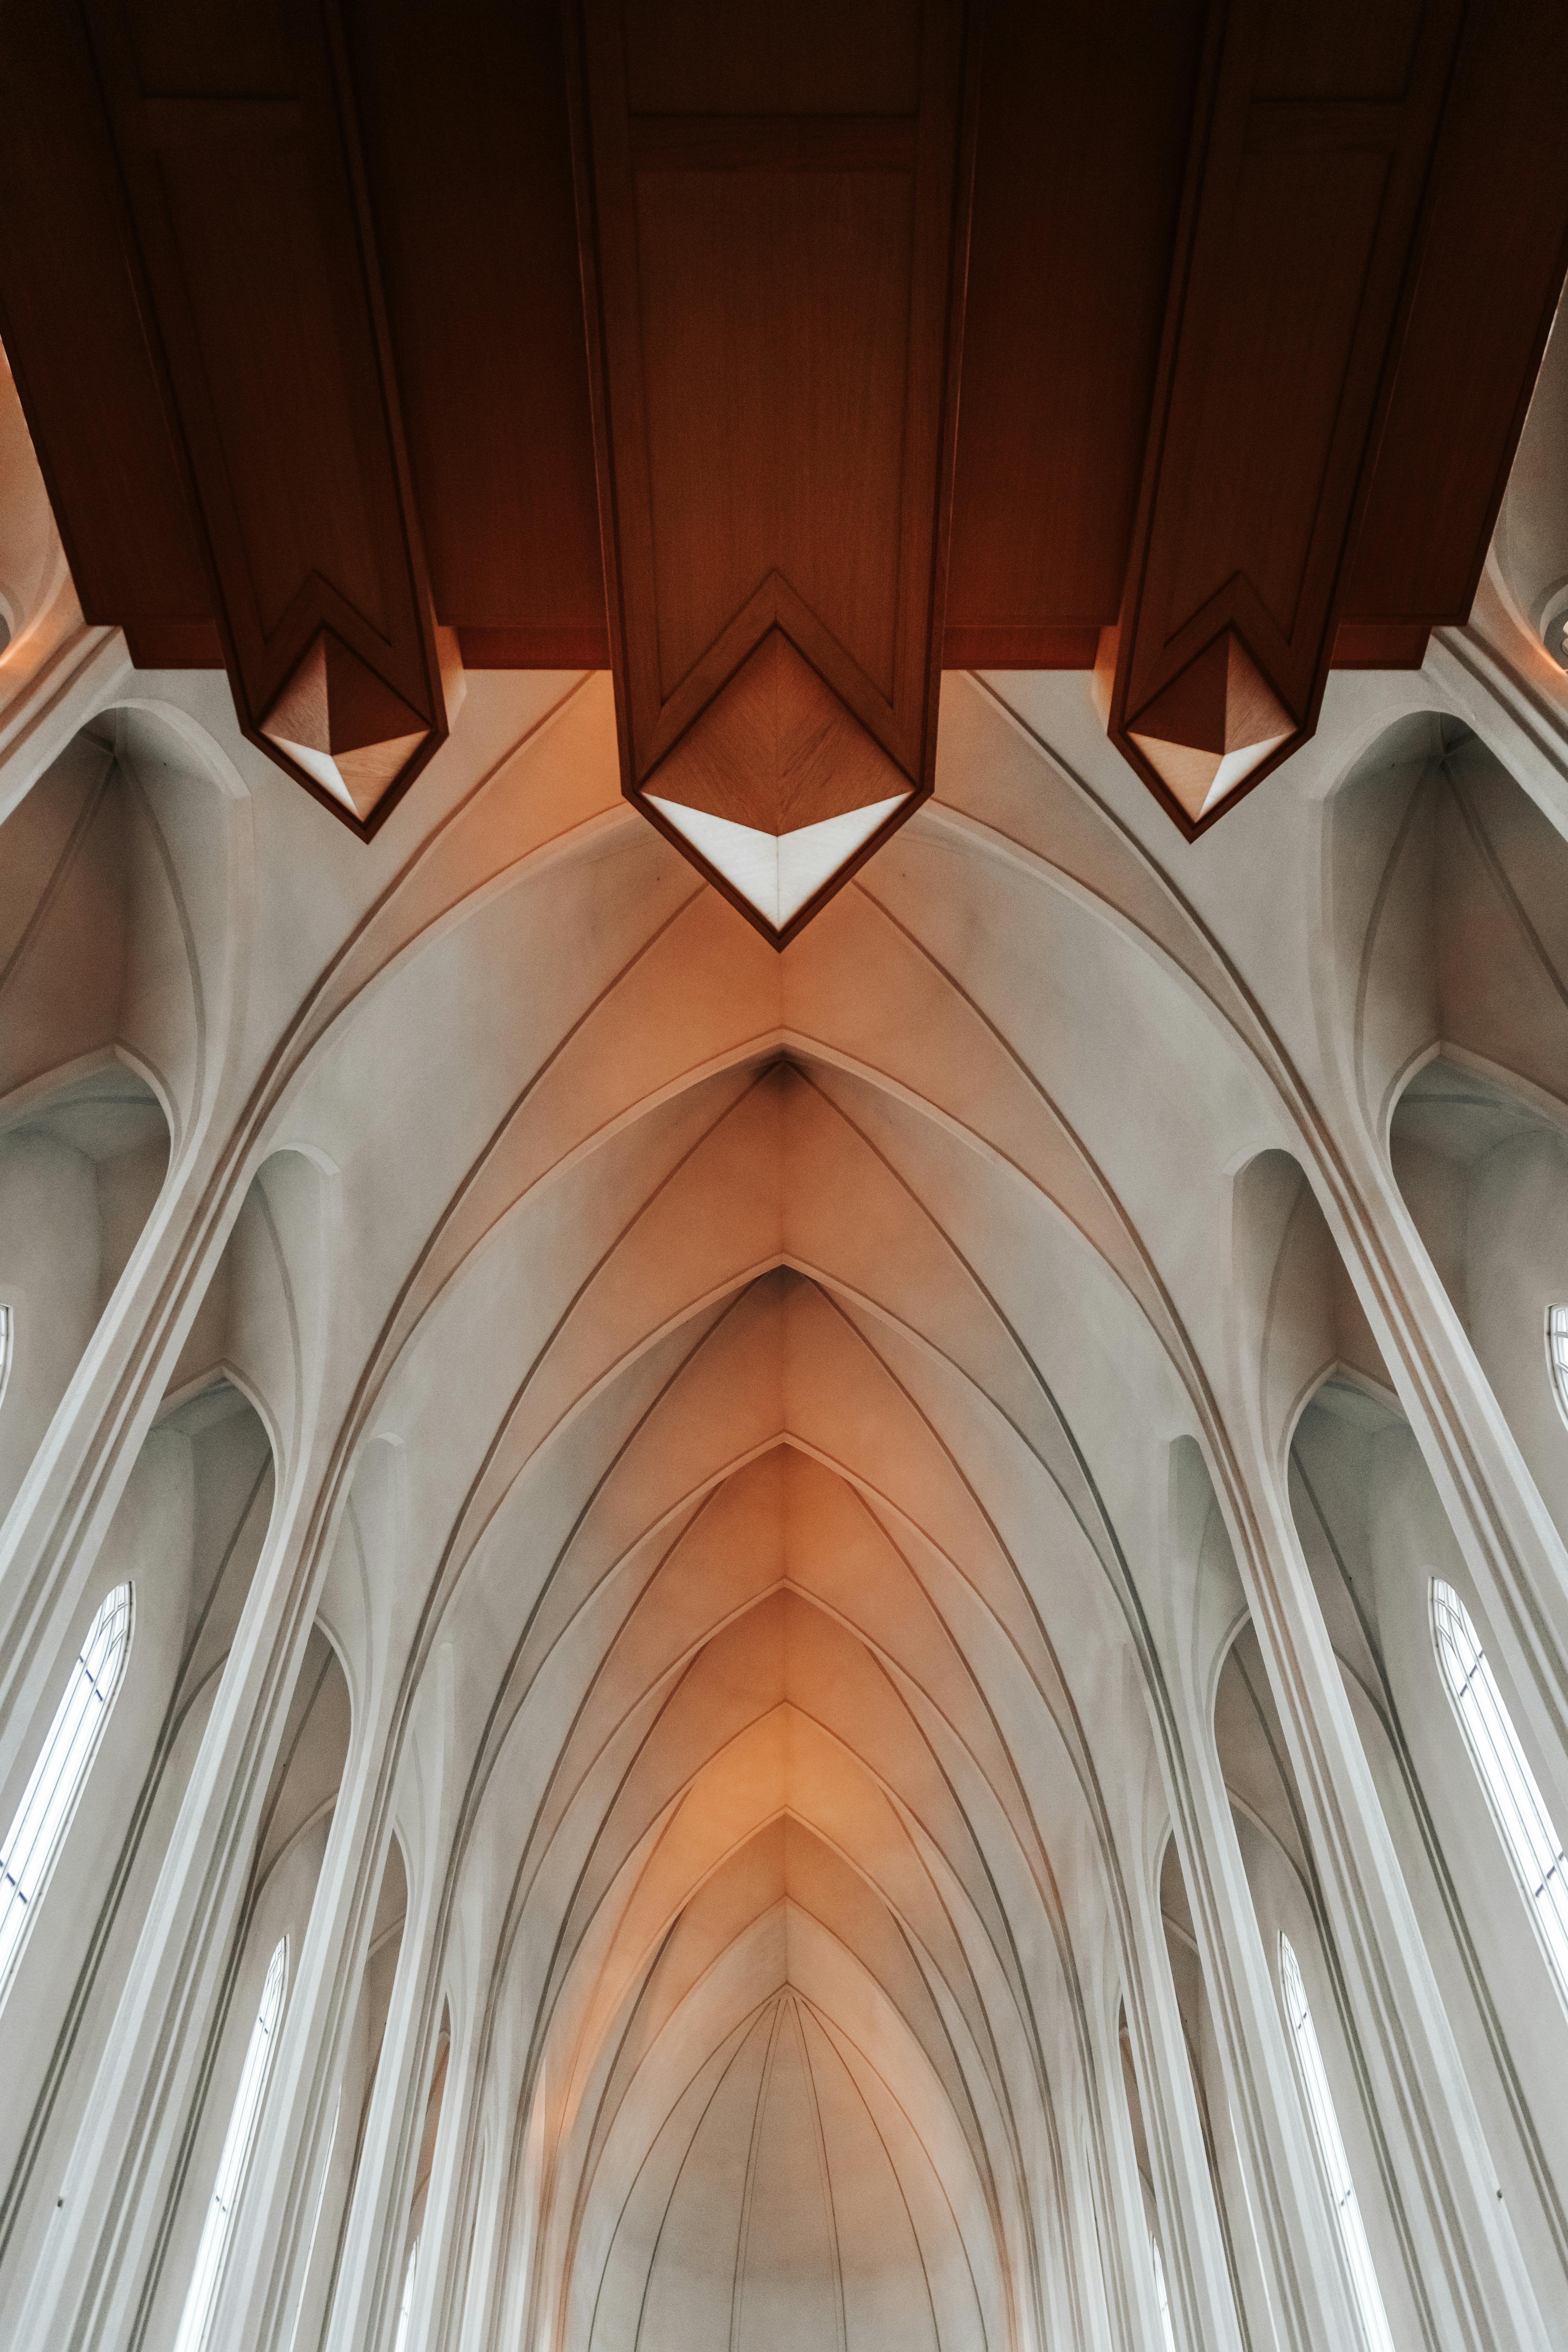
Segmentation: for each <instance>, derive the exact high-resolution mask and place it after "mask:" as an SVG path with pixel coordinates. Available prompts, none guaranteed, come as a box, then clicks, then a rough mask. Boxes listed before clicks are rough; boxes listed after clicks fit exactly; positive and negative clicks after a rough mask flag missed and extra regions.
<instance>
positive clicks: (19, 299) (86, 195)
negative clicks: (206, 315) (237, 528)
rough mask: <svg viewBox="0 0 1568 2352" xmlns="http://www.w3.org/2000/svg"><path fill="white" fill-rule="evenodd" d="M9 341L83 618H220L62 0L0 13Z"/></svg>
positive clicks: (83, 56)
mask: <svg viewBox="0 0 1568 2352" xmlns="http://www.w3.org/2000/svg"><path fill="white" fill-rule="evenodd" d="M0 215H3V217H4V222H5V228H4V233H3V234H0V336H3V337H4V340H5V350H6V354H7V357H8V358H9V360H10V362H11V367H12V371H13V373H14V374H15V377H16V388H17V391H18V393H19V394H20V395H21V400H22V404H23V407H24V410H25V411H26V417H27V423H28V426H29V429H30V431H31V433H32V436H33V446H34V448H35V449H36V450H37V457H38V463H39V466H40V467H41V468H42V470H43V475H44V479H45V481H46V482H47V486H48V491H49V498H50V501H51V503H52V505H53V507H54V511H55V520H56V522H57V523H58V526H59V532H60V537H61V539H62V541H64V543H65V549H66V553H67V556H68V559H69V562H70V567H71V573H72V577H73V578H74V580H75V583H76V588H77V593H78V595H79V597H80V598H81V604H82V610H83V612H84V614H86V616H87V618H88V619H89V621H94V622H101V623H107V624H110V625H114V624H116V623H124V624H129V625H132V626H134V625H138V624H142V623H150V622H153V621H170V622H175V623H181V624H196V623H200V622H202V621H203V620H206V619H209V618H210V615H211V613H212V609H213V591H212V584H211V581H210V577H209V574H208V570H207V566H206V562H205V551H204V549H203V546H202V543H201V541H200V539H199V537H198V534H197V532H196V531H195V529H194V527H193V524H192V520H191V513H190V500H189V498H188V496H187V488H186V483H185V480H184V460H183V454H182V452H181V450H180V449H179V447H178V446H177V445H176V442H175V440H174V436H172V434H171V431H170V427H169V424H168V419H167V401H166V397H165V390H166V388H165V385H164V383H163V370H162V355H161V353H160V352H158V350H157V349H156V347H155V346H154V345H150V343H149V341H148V339H147V336H146V334H145V333H144V331H143V326H142V320H143V316H144V299H145V298H144V292H143V289H142V282H141V276H140V272H139V269H138V267H137V262H136V257H135V254H134V250H133V247H132V241H131V237H130V227H129V222H128V219H127V216H126V212H125V204H124V197H123V194H122V192H121V185H120V176H119V172H118V170H117V167H116V163H115V158H114V151H113V147H112V144H111V142H110V135H109V124H108V121H107V119H106V117H105V115H104V111H103V105H102V100H101V99H100V94H99V89H98V82H97V78H96V75H95V73H94V70H93V65H92V58H91V54H90V52H89V47H88V44H87V40H86V37H85V34H84V32H83V28H82V26H81V23H80V20H79V17H78V16H77V14H76V12H75V10H74V9H73V8H70V7H66V6H62V5H59V0H13V5H8V6H7V7H6V8H5V9H4V10H3V11H0ZM106 384H112V386H113V397H112V399H106V398H105V396H104V388H105V385H106Z"/></svg>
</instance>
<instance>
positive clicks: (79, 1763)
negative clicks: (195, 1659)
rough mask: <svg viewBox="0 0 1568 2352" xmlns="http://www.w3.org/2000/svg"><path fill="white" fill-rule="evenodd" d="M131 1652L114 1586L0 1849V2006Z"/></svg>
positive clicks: (125, 1604) (121, 1587) (121, 1590)
mask: <svg viewBox="0 0 1568 2352" xmlns="http://www.w3.org/2000/svg"><path fill="white" fill-rule="evenodd" d="M130 1647H131V1587H130V1586H129V1585H128V1584H117V1585H116V1586H115V1588H114V1590H113V1591H112V1592H111V1593H110V1595H109V1597H108V1599H107V1600H106V1601H104V1603H103V1606H102V1608H101V1609H100V1611H99V1612H98V1614H97V1616H96V1617H95V1618H94V1619H93V1621H92V1622H91V1624H90V1625H89V1627H88V1629H87V1639H86V1641H85V1642H84V1643H82V1645H81V1654H80V1655H79V1658H78V1659H77V1662H76V1664H75V1665H74V1666H73V1667H72V1668H71V1678H70V1680H69V1682H68V1684H67V1685H66V1689H65V1696H64V1697H63V1698H62V1699H61V1700H60V1703H59V1705H58V1707H57V1708H56V1709H55V1719H54V1721H53V1722H52V1723H51V1724H50V1726H49V1733H48V1738H47V1739H46V1740H45V1742H44V1745H43V1751H42V1753H41V1754H40V1756H39V1758H38V1760H37V1763H36V1764H35V1765H34V1767H33V1771H32V1777H31V1779H30V1780H28V1782H27V1785H26V1789H24V1790H23V1791H22V1801H21V1803H20V1804H19V1805H18V1806H17V1808H16V1819H15V1820H14V1821H13V1822H12V1823H11V1826H10V1828H9V1830H8V1831H7V1832H6V1833H5V1844H4V1846H0V2000H4V1999H5V1991H6V1989H7V1988H8V1986H9V1984H10V1981H11V1978H12V1974H13V1972H14V1970H15V1969H16V1960H17V1957H18V1955H19V1954H20V1952H21V1949H22V1942H23V1938H24V1937H26V1932H27V1927H28V1924H29V1922H30V1921H31V1919H32V1917H33V1915H34V1913H35V1912H36V1911H37V1907H38V1902H39V1898H40V1897H41V1895H42V1894H43V1891H44V1888H45V1886H46V1885H47V1883H48V1875H49V1872H50V1870H51V1868H52V1867H53V1865H54V1861H55V1856H56V1855H57V1854H58V1852H59V1850H60V1841H61V1840H62V1838H63V1837H64V1836H65V1833H66V1831H67V1830H68V1828H69V1826H70V1817H71V1814H72V1813H73V1812H74V1811H75V1810H76V1801H77V1799H78V1798H79V1796H80V1794H81V1790H82V1784H83V1782H84V1781H85V1780H86V1779H87V1771H88V1767H89V1764H90V1763H91V1762H92V1758H93V1750H94V1749H95V1748H97V1746H98V1742H99V1738H100V1735H101V1733H102V1730H103V1727H104V1724H105V1723H106V1722H107V1720H108V1717H109V1710H110V1706H112V1705H113V1703H114V1694H115V1692H116V1691H117V1690H118V1689H119V1687H120V1677H121V1675H122V1674H123V1673H124V1671H125V1656H126V1652H127V1651H128V1650H129V1649H130Z"/></svg>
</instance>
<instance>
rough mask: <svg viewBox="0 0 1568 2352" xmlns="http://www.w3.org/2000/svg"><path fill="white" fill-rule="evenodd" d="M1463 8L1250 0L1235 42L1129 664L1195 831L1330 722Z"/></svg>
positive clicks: (1195, 186)
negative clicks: (1336, 638) (1363, 510)
mask: <svg viewBox="0 0 1568 2352" xmlns="http://www.w3.org/2000/svg"><path fill="white" fill-rule="evenodd" d="M1458 17H1459V10H1458V0H1427V5H1425V6H1423V5H1419V0H1399V4H1398V5H1394V0H1387V5H1384V6H1383V7H1381V8H1377V9H1367V8H1365V7H1361V6H1357V5H1352V0H1332V5H1327V0H1325V5H1323V6H1321V8H1319V9H1316V10H1314V11H1311V12H1299V11H1294V10H1285V9H1279V10H1271V9H1269V8H1268V7H1267V6H1266V5H1261V0H1255V5H1245V0H1244V4H1243V5H1237V6H1235V7H1233V8H1231V9H1230V10H1229V11H1228V12H1227V13H1226V17H1225V20H1224V32H1223V39H1221V38H1218V37H1216V38H1215V41H1214V43H1213V44H1212V47H1211V54H1210V60H1209V63H1208V66H1207V68H1206V70H1205V83H1204V94H1203V97H1202V99H1201V100H1200V104H1199V109H1198V114H1197V120H1196V122H1195V124H1194V151H1193V155H1194V160H1193V166H1192V169H1191V172H1190V174H1189V182H1188V190H1187V196H1186V201H1185V210H1184V223H1183V227H1182V231H1181V234H1180V236H1179V239H1178V247H1177V260H1176V269H1175V278H1174V294H1173V303H1172V308H1171V312H1170V316H1169V319H1168V321H1167V326H1166V333H1165V342H1164V347H1163V353H1162V359H1161V371H1160V379H1159V383H1158V386H1157V390H1156V394H1155V402H1154V410H1153V416H1152V425H1151V432H1150V441H1149V448H1148V452H1147V455H1146V458H1145V467H1144V478H1143V488H1142V497H1141V501H1140V510H1139V519H1138V523H1137V527H1136V529H1135V531H1134V535H1133V543H1132V551H1131V561H1130V564H1129V570H1128V580H1127V586H1126V589H1125V592H1124V595H1123V601H1122V608H1121V619H1120V624H1119V629H1118V632H1117V636H1116V643H1115V664H1114V669H1113V671H1112V672H1111V675H1110V734H1111V740H1113V741H1114V742H1115V743H1116V744H1117V746H1118V748H1119V749H1120V750H1121V751H1122V752H1123V754H1124V755H1125V756H1126V757H1127V758H1128V759H1129V760H1130V761H1131V763H1132V764H1133V766H1134V767H1136V768H1137V769H1138V770H1139V771H1140V772H1141V773H1142V776H1143V777H1144V779H1145V781H1146V782H1148V783H1149V784H1150V785H1151V786H1152V789H1153V790H1154V791H1155V792H1156V793H1158V795H1159V796H1160V798H1161V799H1162V801H1163V803H1164V804H1165V806H1166V807H1167V809H1168V810H1169V811H1170V813H1171V814H1172V815H1173V817H1174V818H1175V820H1176V822H1177V823H1178V824H1180V825H1181V826H1182V827H1183V829H1184V831H1185V832H1187V833H1189V834H1192V833H1194V832H1197V831H1199V830H1201V829H1202V827H1203V825H1204V824H1207V823H1210V822H1212V820H1213V818H1214V817H1215V814H1218V811H1219V810H1220V808H1222V807H1224V806H1225V805H1226V804H1227V803H1229V801H1230V800H1231V799H1233V798H1234V796H1235V793H1237V791H1238V790H1241V789H1243V788H1246V787H1248V786H1250V785H1251V784H1253V783H1256V782H1258V780H1259V779H1260V778H1261V777H1262V776H1263V775H1265V774H1266V773H1267V772H1268V770H1269V769H1270V768H1271V767H1272V766H1274V765H1276V764H1277V763H1278V761H1280V760H1282V759H1284V758H1285V757H1286V756H1287V755H1288V754H1289V751H1292V750H1293V749H1294V748H1295V746H1296V745H1297V744H1298V743H1299V742H1300V740H1302V738H1303V736H1304V735H1305V734H1306V733H1308V732H1310V729H1311V728H1312V726H1313V725H1314V724H1315V723H1316V719H1317V712H1318V706H1319V703H1320V701H1321V696H1322V690H1323V685H1324V682H1325V680H1326V678H1327V676H1328V669H1329V663H1330V658H1331V652H1332V646H1333V632H1334V627H1335V625H1336V622H1337V619H1338V608H1339V605H1340V604H1341V602H1342V597H1343V593H1344V586H1345V582H1346V577H1347V573H1348V568H1349V558H1350V555H1351V552H1352V548H1353V544H1354V533H1355V528H1356V525H1357V523H1358V521H1359V519H1360V517H1359V507H1360V502H1361V499H1363V498H1364V494H1365V489H1366V485H1367V481H1368V478H1369V476H1370V464H1369V457H1370V454H1371V450H1372V448H1373V447H1374V446H1375V431H1376V426H1377V425H1378V423H1379V421H1380V419H1379V402H1380V395H1384V394H1386V391H1387V388H1388V385H1389V383H1390V382H1391V380H1392V361H1393V358H1394V354H1395V353H1396V352H1397V348H1398V335H1399V331H1400V328H1401V325H1402V323H1403V297H1404V296H1405V290H1406V287H1407V282H1408V278H1409V273H1410V267H1411V262H1412V257H1413V248H1414V247H1415V238H1416V233H1417V228H1418V226H1419V222H1420V215H1421V202H1422V195H1423V190H1424V187H1425V184H1426V173H1427V168H1428V163H1429V159H1430V157H1431V153H1432V148H1433V144H1434V141H1435V139H1436V133H1437V129H1438V124H1439V121H1440V118H1441V114H1442V109H1443V103H1444V100H1445V96H1446V93H1447V84H1448V78H1449V72H1450V68H1451V65H1452V61H1453V57H1454V51H1455V46H1456V41H1457V37H1458ZM1108 667H1109V663H1108Z"/></svg>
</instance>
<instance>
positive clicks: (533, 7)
mask: <svg viewBox="0 0 1568 2352" xmlns="http://www.w3.org/2000/svg"><path fill="white" fill-rule="evenodd" d="M345 29H346V34H347V42H348V52H349V58H350V62H351V67H352V70H353V87H354V95H355V101H356V110H357V115H358V119H359V122H360V125H361V131H362V136H363V145H364V157H365V170H366V177H367V180H368V184H369V187H370V194H371V199H372V205H373V210H374V217H375V227H376V243H377V250H378V254H379V257H380V264H381V275H382V280H383V283H384V287H385V289H386V303H387V315H388V320H389V324H390V328H391V333H392V342H393V349H394V352H395V357H396V362H397V381H398V386H399V390H400V392H401V394H402V402H403V415H404V420H405V426H406V430H407V436H408V453H409V463H410V466H411V467H412V471H413V477H414V483H415V488H416V495H417V500H418V508H419V515H420V520H421V522H422V523H423V526H424V535H425V547H426V556H427V559H428V562H429V567H430V587H431V593H432V595H433V597H434V599H435V604H436V614H437V619H438V620H440V621H443V622H445V623H447V625H450V626H451V627H453V628H455V629H457V630H458V632H459V634H460V635H461V638H462V642H463V645H464V647H465V655H464V658H465V660H467V659H468V650H467V649H468V644H469V641H470V640H469V635H468V633H469V632H470V631H474V632H489V633H496V632H511V633H513V634H514V646H513V649H514V650H515V651H516V652H517V653H519V654H520V655H521V656H526V658H524V659H522V660H521V661H520V662H518V663H515V664H513V663H500V664H497V663H492V662H490V661H489V660H481V661H480V662H479V667H542V668H556V667H561V666H563V665H562V659H561V658H560V657H558V655H557V650H556V649H557V647H558V646H560V645H561V644H562V643H563V642H565V641H568V640H569V641H570V642H571V643H572V644H574V645H575V646H578V647H579V648H581V647H582V646H584V644H585V643H591V644H592V646H593V647H594V650H593V651H592V652H590V653H587V654H583V655H581V656H580V655H579V654H578V653H574V654H573V655H571V656H570V659H569V660H568V661H567V663H566V666H568V667H575V666H577V665H578V662H579V658H581V661H582V662H583V663H584V665H585V666H589V667H599V668H604V667H606V666H607V664H608V661H609V649H608V639H607V635H606V632H605V575H604V566H603V563H602V562H601V560H600V554H599V516H598V502H597V492H596V489H595V477H594V438H593V431H592V426H591V421H590V417H589V410H588V362H587V352H586V347H585V344H584V336H583V293H582V279H581V276H580V273H579V266H578V258H577V224H576V216H575V214H574V207H573V198H572V157H571V147H570V141H569V137H568V131H567V121H566V85H565V68H564V64H563V56H562V47H561V0H461V5H453V0H346V6H345Z"/></svg>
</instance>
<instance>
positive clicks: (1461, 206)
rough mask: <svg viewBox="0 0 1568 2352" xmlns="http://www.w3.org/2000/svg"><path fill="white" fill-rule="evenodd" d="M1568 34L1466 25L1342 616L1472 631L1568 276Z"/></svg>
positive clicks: (1507, 17)
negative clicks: (1410, 620)
mask: <svg viewBox="0 0 1568 2352" xmlns="http://www.w3.org/2000/svg"><path fill="white" fill-rule="evenodd" d="M1565 125H1568V20H1565V19H1564V16H1563V10H1562V9H1561V7H1560V6H1558V5H1556V0H1488V5H1486V6H1485V7H1479V8H1472V9H1471V10H1470V11H1469V13H1468V17H1467V19H1466V25H1465V34H1464V38H1463V42H1462V44H1461V47H1460V50H1459V56H1458V64H1457V67H1456V69H1455V74H1454V82H1453V88H1452V90H1451V92H1450V95H1449V100H1448V106H1447V113H1446V116H1445V119H1444V124H1443V135H1442V140H1441V142H1440V144H1439V147H1438V151H1437V155H1436V163H1435V165H1434V171H1433V180H1432V187H1431V192H1430V196H1429V201H1428V208H1427V219H1426V233H1425V237H1424V241H1423V249H1422V254H1421V265H1420V272H1419V276H1418V277H1417V278H1416V282H1415V295H1414V299H1413V301H1412V304H1411V310H1410V318H1409V322H1408V324H1407V326H1406V328H1405V340H1404V343H1403V347H1402V349H1401V352H1400V358H1399V372H1398V375H1397V377H1396V379H1395V382H1394V395H1393V400H1392V402H1391V404H1390V408H1389V413H1388V420H1387V423H1386V425H1384V433H1383V438H1382V441H1381V443H1380V445H1379V447H1378V454H1377V467H1376V471H1375V473H1374V475H1373V482H1372V488H1371V492H1370V495H1369V498H1368V500H1367V508H1366V514H1365V518H1364V520H1363V524H1362V530H1361V538H1360V540H1359V541H1358V543H1357V547H1356V556H1355V565H1354V570H1353V572H1352V576H1351V583H1350V588H1349V591H1348V593H1347V595H1346V599H1345V611H1346V614H1347V616H1351V617H1354V618H1356V619H1362V618H1370V617H1374V616H1375V617H1378V618H1383V619H1388V620H1392V619H1394V618H1395V617H1396V616H1399V615H1405V614H1408V615H1413V616H1414V615H1419V616H1420V617H1421V618H1422V619H1423V620H1425V621H1427V622H1429V623H1438V622H1446V621H1455V622H1462V621H1465V620H1468V617H1469V611H1470V605H1471V604H1472V603H1473V601H1474V598H1475V593H1476V588H1477V584H1478V583H1479V579H1480V575H1481V566H1482V564H1483V563H1484V562H1485V561H1486V552H1487V549H1488V546H1489V544H1490V541H1491V535H1492V530H1493V526H1494V525H1495V523H1496V521H1497V514H1498V509H1499V507H1500V504H1501V502H1502V494H1503V489H1504V486H1505V484H1506V482H1507V479H1508V473H1509V468H1510V466H1511V464H1512V462H1513V453H1514V449H1515V447H1516V446H1517V444H1518V440H1519V436H1520V432H1521V429H1522V427H1523V424H1524V413H1525V410H1526V408H1527V406H1528V405H1529V398H1530V393H1531V389H1532V387H1533V385H1534V382H1535V375H1536V371H1537V369H1538V367H1539V365H1540V362H1541V354H1542V351H1543V349H1544V348H1545V343H1546V336H1547V332H1548V331H1549V329H1550V327H1551V324H1552V314H1553V311H1554V310H1555V309H1556V305H1557V298H1558V295H1559V293H1560V291H1561V289H1562V286H1563V271H1564V268H1568V169H1565V168H1564V164H1565V161H1568V136H1565V131H1564V126H1565Z"/></svg>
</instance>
